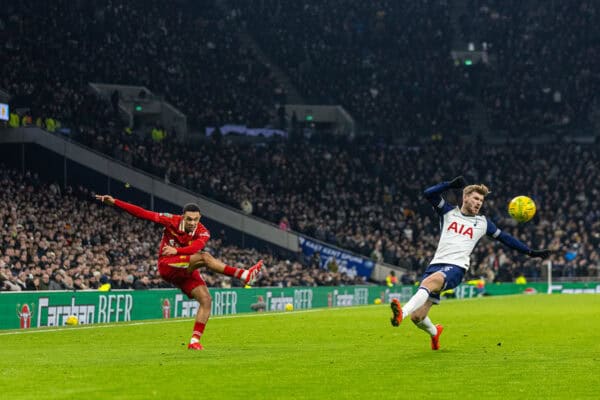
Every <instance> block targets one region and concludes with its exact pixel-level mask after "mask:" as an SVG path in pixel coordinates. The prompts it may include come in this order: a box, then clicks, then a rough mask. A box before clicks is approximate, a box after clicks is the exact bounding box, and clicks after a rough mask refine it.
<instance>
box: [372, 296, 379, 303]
mask: <svg viewBox="0 0 600 400" xmlns="http://www.w3.org/2000/svg"><path fill="white" fill-rule="evenodd" d="M373 303H375V304H381V299H380V298H379V297H378V298H376V299H375V300H374V301H373Z"/></svg>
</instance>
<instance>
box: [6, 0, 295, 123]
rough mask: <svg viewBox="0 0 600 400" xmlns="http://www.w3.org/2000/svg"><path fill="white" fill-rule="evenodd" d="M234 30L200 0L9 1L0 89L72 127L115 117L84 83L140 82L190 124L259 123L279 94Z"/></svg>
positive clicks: (230, 19)
mask: <svg viewBox="0 0 600 400" xmlns="http://www.w3.org/2000/svg"><path fill="white" fill-rule="evenodd" d="M237 32H238V23H237V22H236V18H235V14H233V15H232V14H224V13H223V12H221V10H219V9H218V8H217V6H216V4H215V2H214V1H209V0H202V1H193V2H191V1H179V2H177V6H176V7H174V6H173V5H172V4H170V3H166V2H162V1H157V0H148V1H146V0H143V1H142V0H134V1H123V0H101V1H95V2H93V4H90V3H89V2H71V1H66V0H59V1H54V2H45V1H41V0H23V1H18V2H11V3H10V4H7V6H6V7H2V9H0V37H3V38H4V39H5V40H4V41H5V42H6V43H5V45H3V46H1V47H0V88H2V89H4V90H6V91H8V92H9V93H11V95H12V96H13V98H12V100H11V108H13V109H17V108H29V109H30V112H31V114H32V117H33V120H34V121H35V120H36V119H37V118H38V117H41V118H42V120H45V118H47V117H52V118H53V119H55V120H59V121H62V122H63V125H64V124H69V125H70V126H71V127H72V128H78V127H87V128H93V129H98V128H100V127H103V128H108V127H109V125H110V124H109V122H110V123H115V122H116V121H117V120H116V119H115V118H112V115H111V114H112V112H113V110H112V107H111V106H110V104H109V103H108V102H102V101H98V100H97V99H95V97H94V95H93V94H91V93H90V88H89V86H88V84H89V83H90V82H101V83H112V84H125V85H144V86H146V87H148V88H149V89H150V90H152V91H153V92H154V93H155V94H158V95H161V96H164V98H165V99H166V100H167V101H168V102H170V103H171V104H173V105H174V106H175V107H177V108H179V109H180V110H181V111H182V112H184V113H186V114H187V116H188V122H189V123H190V124H191V125H192V126H195V127H197V128H198V129H199V127H200V126H202V127H203V126H214V125H216V124H217V125H218V124H222V123H238V124H247V125H249V126H259V127H262V126H264V125H266V124H267V123H268V122H269V121H270V120H271V119H272V118H273V117H274V116H275V114H276V105H275V104H276V102H282V101H284V99H285V94H284V93H282V89H281V87H280V86H279V85H278V84H277V83H276V82H275V80H274V79H273V77H272V74H271V72H270V70H269V68H268V67H267V66H265V65H264V64H262V63H261V62H260V61H259V60H258V59H257V57H256V56H255V55H254V54H253V53H252V51H251V50H249V49H247V48H246V47H244V46H242V45H241V43H240V41H239V39H238V36H237ZM90 117H93V118H92V120H90ZM99 121H106V122H104V123H102V124H101V125H100V126H98V125H99V124H98V122H99ZM165 128H166V129H167V130H170V127H165Z"/></svg>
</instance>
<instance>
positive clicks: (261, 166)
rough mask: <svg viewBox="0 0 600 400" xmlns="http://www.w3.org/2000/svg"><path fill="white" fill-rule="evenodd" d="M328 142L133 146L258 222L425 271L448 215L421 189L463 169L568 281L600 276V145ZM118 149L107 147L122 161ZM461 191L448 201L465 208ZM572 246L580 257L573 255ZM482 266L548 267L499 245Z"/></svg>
mask: <svg viewBox="0 0 600 400" xmlns="http://www.w3.org/2000/svg"><path fill="white" fill-rule="evenodd" d="M106 139H107V140H110V139H108V138H106ZM322 139H323V140H317V138H313V140H304V141H297V142H293V143H292V142H290V141H287V140H271V141H265V142H260V143H251V144H248V143H245V144H244V143H242V144H239V143H238V144H236V143H235V142H234V141H231V140H228V139H226V138H225V139H221V140H216V139H215V138H213V140H208V141H204V142H202V143H200V144H197V145H196V146H182V145H180V144H177V143H170V142H165V143H161V144H156V143H151V142H147V143H144V144H142V145H138V146H130V150H129V151H128V152H127V159H126V160H127V162H130V164H131V165H132V166H135V167H138V168H142V169H146V170H149V171H151V172H153V173H155V174H157V175H158V176H160V177H161V178H164V179H165V181H168V182H170V183H172V184H175V185H180V186H182V187H185V188H187V189H190V190H193V191H196V192H198V193H201V194H203V195H205V196H207V197H210V198H212V199H216V200H219V201H221V202H224V203H227V204H229V205H232V206H234V207H238V208H240V209H242V210H244V209H246V207H247V205H248V204H250V206H251V207H250V208H251V210H252V213H253V214H254V215H257V216H259V217H261V218H264V219H266V220H269V221H271V222H273V223H276V224H279V225H280V227H282V228H283V229H292V230H295V231H298V232H301V233H304V234H307V235H309V236H313V237H315V238H317V239H319V240H322V241H325V242H328V243H331V244H335V245H337V246H339V247H342V248H345V249H349V250H352V251H354V252H356V253H359V254H362V255H364V256H367V257H371V258H373V259H375V260H377V261H384V262H387V263H390V264H393V265H400V266H403V267H407V268H408V269H409V270H411V271H416V272H420V271H422V270H423V268H424V267H425V266H426V264H427V263H428V262H429V260H430V259H431V256H432V255H433V251H434V250H435V245H436V244H437V238H438V228H437V226H438V223H437V217H436V215H435V213H434V212H433V209H432V208H431V206H430V205H429V203H427V202H426V201H425V200H424V199H423V198H422V196H421V193H422V191H423V190H424V189H425V188H426V187H428V186H430V185H433V184H435V183H437V182H439V181H442V180H447V179H450V178H452V177H453V176H456V175H460V174H463V175H465V176H466V178H467V180H468V181H469V182H472V183H477V182H480V183H484V184H486V185H488V186H489V187H490V188H491V189H492V191H493V193H492V194H491V195H490V196H489V198H488V200H487V201H486V204H485V206H484V210H483V213H484V214H485V215H487V216H488V217H490V218H491V219H492V220H493V221H494V222H495V223H497V224H498V225H499V226H500V227H502V228H503V229H506V230H508V231H509V233H511V234H513V235H514V236H516V237H518V238H520V239H521V240H523V241H525V242H526V243H528V244H529V245H530V246H531V247H536V248H546V247H550V248H553V249H555V250H557V251H558V253H557V255H556V256H555V258H554V259H553V261H554V262H555V265H556V268H557V274H558V276H560V275H561V274H562V273H563V272H562V271H564V273H565V274H569V275H571V276H574V275H577V276H596V275H597V274H598V273H599V272H600V271H599V268H600V264H599V263H600V260H599V258H598V244H600V242H599V235H600V233H599V232H600V211H599V210H600V208H599V207H598V195H599V194H600V193H598V186H597V185H596V184H595V182H597V180H598V179H600V176H599V175H600V173H599V171H598V168H597V166H598V165H600V159H599V157H600V156H599V155H600V146H599V145H598V144H591V145H579V144H565V143H561V144H540V145H525V146H523V145H518V146H515V145H509V144H506V145H493V146H489V145H485V144H482V143H477V142H474V143H470V144H467V143H445V142H432V143H430V144H426V145H422V146H406V145H399V144H393V143H384V142H378V141H377V140H376V139H374V138H372V137H364V138H355V139H349V138H345V137H337V138H331V137H325V138H322ZM117 141H118V139H117ZM114 144H115V146H116V145H117V143H116V142H115V143H114ZM115 148H118V146H116V147H113V146H111V145H110V144H108V145H107V149H110V152H109V154H111V155H113V156H114V157H117V158H119V157H120V156H121V155H122V153H120V150H115ZM158 153H160V154H163V155H164V157H162V158H161V159H160V160H159V161H158V162H154V163H153V162H152V161H153V160H151V159H150V158H149V154H158ZM121 160H125V159H124V158H121ZM458 195H460V193H458V192H457V193H449V198H450V200H453V201H454V202H455V203H457V202H459V201H460V199H459V198H458ZM517 195H528V196H531V197H533V198H534V200H535V201H536V204H537V207H538V213H537V215H536V217H535V219H534V220H533V221H532V222H529V223H527V224H519V225H517V224H515V223H514V221H513V220H512V219H510V218H509V217H508V214H507V211H506V208H507V204H508V202H509V200H510V199H511V198H512V197H514V196H517ZM573 249H575V250H576V252H577V255H578V256H577V257H576V258H574V259H571V260H565V259H564V257H563V256H564V254H565V252H568V251H572V250H573ZM499 252H500V253H499ZM563 264H564V265H563ZM473 265H474V266H475V268H474V269H473V271H472V273H473V274H486V275H489V276H490V277H491V278H492V280H493V279H495V275H498V276H499V279H502V280H510V279H511V277H512V276H516V274H518V273H519V272H521V271H520V270H521V269H522V270H526V275H527V276H528V277H531V278H539V277H540V276H541V274H542V272H543V271H542V270H543V266H542V264H541V263H540V261H539V260H531V259H528V258H526V257H523V256H520V255H519V254H517V253H516V252H513V251H510V250H507V249H502V248H501V246H500V245H499V244H494V243H489V244H485V245H482V246H479V247H478V248H477V250H476V252H475V254H474V257H473ZM487 267H490V268H487ZM563 267H564V268H563ZM488 271H489V272H488ZM492 274H493V275H494V276H493V277H492Z"/></svg>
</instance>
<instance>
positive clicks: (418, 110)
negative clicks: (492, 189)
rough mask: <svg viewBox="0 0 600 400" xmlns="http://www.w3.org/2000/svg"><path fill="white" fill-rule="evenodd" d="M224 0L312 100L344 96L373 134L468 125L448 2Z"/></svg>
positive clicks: (452, 130)
mask: <svg viewBox="0 0 600 400" xmlns="http://www.w3.org/2000/svg"><path fill="white" fill-rule="evenodd" d="M228 4H229V5H230V7H232V8H233V9H234V10H236V14H237V15H239V19H240V20H242V21H243V22H244V24H245V26H246V29H247V30H248V31H249V32H250V33H251V34H252V35H253V36H254V37H255V38H256V39H257V41H258V42H259V43H260V45H261V46H262V48H264V49H265V51H267V52H269V53H270V55H271V57H272V58H273V60H274V61H275V62H276V63H277V64H278V65H280V66H281V67H282V68H284V69H285V70H286V72H287V73H288V75H289V76H290V77H291V79H292V80H293V81H294V83H295V84H296V85H297V87H298V88H299V89H300V91H301V92H302V93H303V94H304V95H305V96H306V97H307V98H308V99H309V100H310V101H312V102H313V103H316V104H323V103H324V104H342V105H343V106H344V107H346V109H348V110H349V111H350V112H351V114H352V115H353V117H354V118H355V119H357V120H358V121H359V122H360V123H361V124H362V126H363V127H365V128H366V129H370V130H373V131H375V132H378V133H379V134H393V135H398V134H404V135H406V136H410V135H414V134H418V135H422V134H425V135H431V134H439V133H443V134H445V135H448V136H450V135H456V134H459V133H462V132H464V131H465V130H467V129H468V122H467V117H466V110H467V109H468V107H469V105H470V100H469V99H468V97H467V96H466V92H465V89H464V88H465V87H466V86H467V85H468V84H469V82H468V80H467V79H466V77H465V76H464V75H463V74H462V72H461V70H460V69H459V68H454V64H453V62H452V59H451V57H450V51H451V43H452V31H451V30H452V28H451V27H452V24H451V23H450V16H449V7H448V3H447V2H441V1H431V2H429V1H419V2H398V1H347V0H307V1H299V2H282V1H280V0H261V1H259V2H248V1H244V0H232V1H229V2H228Z"/></svg>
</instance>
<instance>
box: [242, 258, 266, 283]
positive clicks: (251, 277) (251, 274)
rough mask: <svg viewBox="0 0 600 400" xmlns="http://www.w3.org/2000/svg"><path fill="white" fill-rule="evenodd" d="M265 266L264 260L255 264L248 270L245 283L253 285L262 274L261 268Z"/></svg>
mask: <svg viewBox="0 0 600 400" xmlns="http://www.w3.org/2000/svg"><path fill="white" fill-rule="evenodd" d="M262 266H263V260H258V262H257V263H256V264H254V265H253V266H252V267H250V269H249V270H248V274H247V275H246V279H244V285H252V284H253V283H254V281H256V279H257V278H258V275H259V274H260V269H261V268H262Z"/></svg>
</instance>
